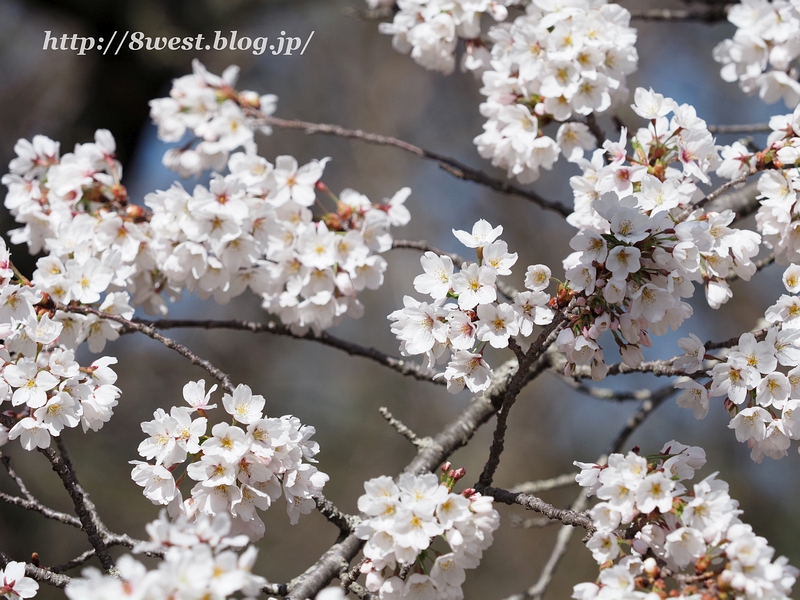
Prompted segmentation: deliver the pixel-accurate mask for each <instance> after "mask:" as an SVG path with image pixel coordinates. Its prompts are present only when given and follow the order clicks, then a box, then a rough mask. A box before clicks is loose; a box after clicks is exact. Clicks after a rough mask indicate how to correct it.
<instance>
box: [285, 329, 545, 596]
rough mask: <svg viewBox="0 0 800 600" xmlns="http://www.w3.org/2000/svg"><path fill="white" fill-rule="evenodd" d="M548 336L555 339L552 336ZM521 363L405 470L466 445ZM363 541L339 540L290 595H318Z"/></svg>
mask: <svg viewBox="0 0 800 600" xmlns="http://www.w3.org/2000/svg"><path fill="white" fill-rule="evenodd" d="M548 340H549V341H551V338H549V337H548ZM550 357H551V355H549V354H544V352H543V351H542V356H541V357H540V358H539V359H538V361H537V362H536V363H535V364H534V365H532V366H531V367H530V370H529V372H528V373H527V376H524V378H525V379H532V378H534V377H536V376H537V375H539V374H541V373H543V372H544V371H546V370H547V369H548V368H549V366H550ZM517 367H518V363H517V361H516V360H515V359H512V360H509V361H506V362H505V363H504V364H503V365H501V366H500V367H498V368H497V369H496V370H495V377H494V380H493V382H492V385H491V386H490V387H489V389H488V390H487V391H486V392H484V394H483V395H480V396H477V397H474V398H473V399H472V401H471V402H470V403H469V404H468V405H467V407H466V408H465V409H464V410H463V411H461V413H460V414H459V415H458V416H457V417H456V418H455V419H454V420H453V421H452V422H450V423H449V424H448V425H446V426H445V427H444V429H442V431H440V432H439V433H438V434H437V435H436V436H434V437H433V438H431V441H430V443H429V444H426V445H425V446H424V447H421V448H419V450H418V451H417V456H416V457H415V458H414V459H413V460H412V461H411V462H410V463H409V464H408V465H407V466H406V468H405V469H404V471H405V472H407V473H425V472H429V471H432V470H433V469H435V468H436V467H437V466H438V465H440V464H441V463H442V462H443V461H445V460H446V459H447V458H448V457H449V456H450V455H451V454H452V453H453V452H455V451H456V450H457V449H458V448H461V447H462V446H464V445H466V444H467V443H468V442H469V440H470V439H471V438H472V436H473V435H475V432H476V431H477V430H478V428H479V427H480V426H481V425H483V424H484V423H486V421H488V420H489V419H490V418H491V416H492V415H493V414H495V412H497V410H498V407H499V404H500V403H501V402H502V398H503V396H504V395H505V392H506V390H507V389H508V386H509V385H510V382H511V379H512V378H513V377H514V375H515V374H516V373H517V371H518V369H517ZM363 544H364V542H363V541H362V540H359V539H358V538H357V537H355V535H353V534H350V535H348V536H347V537H346V538H344V539H343V540H341V541H337V543H335V544H334V545H333V546H331V548H329V549H328V550H327V551H326V552H325V553H324V554H323V555H322V556H321V557H320V558H319V559H318V560H317V562H316V563H314V564H313V565H311V566H310V567H309V568H308V569H306V571H305V572H304V573H303V574H302V575H300V576H299V577H296V578H295V579H294V580H292V582H290V584H289V594H288V596H287V597H288V598H291V599H294V600H305V599H306V598H312V597H314V596H315V595H316V594H317V592H319V590H321V589H322V588H323V587H324V586H326V585H327V584H328V583H330V581H331V580H333V578H334V577H337V576H338V574H339V573H340V572H341V571H342V570H343V569H346V568H347V566H348V565H349V564H350V561H352V560H353V558H354V557H355V555H356V554H357V553H358V551H359V550H360V549H361V547H362V546H363ZM351 589H353V588H351Z"/></svg>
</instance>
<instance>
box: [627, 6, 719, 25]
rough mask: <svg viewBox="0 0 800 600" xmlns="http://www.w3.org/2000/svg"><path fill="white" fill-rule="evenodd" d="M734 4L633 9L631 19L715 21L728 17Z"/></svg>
mask: <svg viewBox="0 0 800 600" xmlns="http://www.w3.org/2000/svg"><path fill="white" fill-rule="evenodd" d="M731 6H733V5H732V4H712V5H705V6H696V7H691V8H685V9H672V8H648V9H644V10H632V11H631V20H636V21H700V22H702V23H715V22H716V21H724V20H725V19H727V18H728V10H729V9H730V7H731Z"/></svg>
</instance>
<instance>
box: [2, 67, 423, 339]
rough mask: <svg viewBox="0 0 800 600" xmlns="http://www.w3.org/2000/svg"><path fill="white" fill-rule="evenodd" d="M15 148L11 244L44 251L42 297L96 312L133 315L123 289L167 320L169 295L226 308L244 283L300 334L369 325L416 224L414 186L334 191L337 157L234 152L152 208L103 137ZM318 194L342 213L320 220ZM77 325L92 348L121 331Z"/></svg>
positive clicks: (79, 321)
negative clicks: (370, 293) (388, 256)
mask: <svg viewBox="0 0 800 600" xmlns="http://www.w3.org/2000/svg"><path fill="white" fill-rule="evenodd" d="M195 68H196V70H197V69H201V70H202V67H201V66H199V65H196V66H195ZM202 72H203V73H205V71H204V70H202ZM192 77H198V76H192ZM204 77H208V78H212V79H213V78H214V76H212V75H209V74H207V73H206V74H205V75H204ZM179 81H180V80H179ZM231 83H232V82H231ZM176 85H177V84H176ZM178 87H180V86H178ZM226 89H227V88H226ZM243 94H246V93H244V92H243ZM180 114H184V113H180ZM242 127H243V128H245V129H246V127H245V125H242ZM247 131H250V135H251V136H252V131H251V130H250V129H247ZM15 149H16V151H17V154H18V156H17V158H15V159H14V160H12V161H11V164H10V166H9V168H10V173H9V174H7V175H5V176H4V177H3V183H4V184H5V185H6V186H8V188H9V192H8V195H7V196H6V201H5V204H6V207H8V208H9V210H10V211H11V213H12V215H14V217H15V218H16V220H17V221H18V222H20V223H23V224H24V227H23V228H20V229H17V230H15V231H12V232H11V240H12V242H13V243H27V244H28V247H29V250H30V251H31V253H38V252H41V251H42V250H44V251H45V252H46V254H47V255H46V256H44V257H42V258H40V259H39V261H38V263H37V270H36V272H35V273H34V277H33V282H34V284H35V285H36V287H37V289H39V290H41V291H43V292H46V293H47V294H48V295H49V296H50V297H51V298H52V299H53V300H54V301H56V302H60V303H64V304H67V303H70V302H73V301H74V302H78V303H81V304H95V303H99V302H101V301H102V304H100V305H99V309H100V310H101V311H103V312H107V313H113V314H119V315H122V316H125V317H130V316H132V314H133V310H132V309H131V307H130V306H129V305H128V302H129V295H128V294H130V296H132V297H133V300H132V301H131V302H132V303H133V304H134V305H141V306H143V307H144V308H145V310H146V311H147V312H149V313H151V314H166V312H167V303H166V300H167V299H172V300H177V299H179V298H180V297H181V294H182V292H183V290H185V289H186V290H189V291H190V292H196V293H197V294H198V296H200V297H201V298H203V299H206V298H209V297H210V296H212V295H213V296H214V299H215V300H216V301H217V302H219V303H225V302H228V301H229V300H230V299H231V298H233V297H235V296H237V295H239V294H241V293H242V292H244V291H245V290H246V289H248V288H249V289H251V290H252V291H253V292H254V293H256V294H257V295H259V296H261V297H262V298H263V305H264V308H265V309H267V310H268V311H269V312H271V313H273V314H277V315H279V316H280V318H281V320H282V321H283V322H284V323H285V324H287V325H291V326H292V328H293V330H294V331H296V332H305V331H307V330H308V329H309V328H311V329H313V330H314V331H315V332H317V333H318V332H320V331H322V330H323V329H326V328H328V327H330V326H332V325H334V324H338V323H339V322H340V321H341V320H342V318H343V317H344V315H345V314H349V315H351V316H353V317H354V318H358V317H359V316H361V314H362V312H363V306H362V305H361V303H360V302H359V300H358V298H357V294H358V292H359V291H362V290H364V289H376V288H378V287H379V286H380V285H381V284H382V283H383V273H384V271H385V269H386V261H385V260H384V259H383V258H382V257H380V256H378V255H379V254H380V253H382V252H385V251H386V250H388V249H389V248H391V245H392V236H391V234H390V233H389V229H390V227H392V226H400V225H405V224H407V223H408V221H409V220H410V215H409V212H408V210H407V209H406V208H405V206H404V205H403V203H404V202H405V200H406V198H407V197H408V195H409V194H410V190H409V189H408V188H403V189H402V190H400V191H399V192H397V193H396V194H395V195H394V197H392V198H391V199H389V200H386V201H385V202H384V203H383V204H378V203H375V204H373V203H372V202H370V200H369V199H368V198H367V197H366V196H364V195H363V194H360V193H358V192H355V191H353V190H351V189H346V190H344V191H343V192H342V193H341V195H340V196H339V197H336V196H334V195H333V194H332V193H330V191H329V190H328V188H327V187H326V186H325V184H324V183H323V182H322V181H321V177H322V174H323V170H324V166H325V163H326V162H327V160H328V159H324V160H319V161H318V160H313V161H311V162H310V163H308V164H306V165H304V166H299V165H298V163H297V161H296V160H295V159H294V158H293V157H291V156H278V157H277V159H276V163H275V165H273V164H272V163H270V162H268V161H267V160H266V159H264V158H262V157H260V156H258V155H257V154H255V151H254V150H253V151H252V152H251V151H248V152H246V153H242V152H238V153H235V154H233V155H232V156H230V157H229V155H228V154H229V153H228V151H226V152H225V155H224V158H225V160H224V161H223V162H222V166H225V161H227V164H228V168H229V170H230V173H229V174H228V175H225V176H222V175H214V177H213V178H212V181H211V183H210V185H209V186H208V187H204V186H200V185H198V186H196V187H195V189H194V190H193V192H192V193H191V194H190V193H188V192H187V191H186V190H185V189H184V188H183V187H182V186H181V185H180V184H177V183H176V184H175V185H174V186H173V187H171V188H170V189H169V190H167V191H158V192H155V193H152V194H149V195H147V196H146V197H145V203H146V205H147V206H148V207H149V209H150V210H147V209H145V208H143V207H141V206H137V205H133V204H131V203H130V202H129V198H128V196H127V192H126V190H125V188H124V186H122V184H121V183H120V180H121V177H122V169H121V166H120V165H119V163H118V162H117V161H116V160H115V159H114V152H115V149H116V145H115V142H114V138H113V137H112V135H111V133H110V132H108V131H107V130H102V129H101V130H98V131H97V133H96V134H95V142H94V143H89V144H78V145H77V146H76V147H75V151H74V153H68V154H65V155H64V156H63V157H59V145H58V144H57V143H56V142H54V141H52V140H50V139H49V138H46V137H44V136H36V137H34V139H33V142H29V141H27V140H20V141H19V142H18V143H17V145H16V146H15ZM228 159H229V160H228ZM318 191H320V192H323V193H324V194H325V198H323V199H324V200H328V196H329V197H330V199H329V203H330V202H332V203H333V205H334V206H333V207H332V208H331V210H329V211H327V212H324V214H321V215H317V216H315V215H314V213H312V210H311V208H312V207H313V206H314V205H315V204H317V203H319V201H318V198H317V192H318ZM320 205H324V203H320ZM323 210H327V209H323ZM103 294H105V296H103ZM70 325H71V327H70V333H69V335H70V336H71V339H73V341H74V343H79V342H80V341H82V340H84V339H86V338H88V340H89V346H90V349H91V350H92V351H93V352H99V351H101V350H102V349H103V346H104V345H105V341H106V340H109V339H115V338H116V337H117V335H118V334H117V331H116V330H117V329H119V327H120V326H119V324H118V323H114V322H112V321H108V320H105V321H103V320H101V319H99V318H98V317H97V316H95V315H87V316H85V317H79V316H74V317H72V322H71V324H70ZM75 340H77V341H75Z"/></svg>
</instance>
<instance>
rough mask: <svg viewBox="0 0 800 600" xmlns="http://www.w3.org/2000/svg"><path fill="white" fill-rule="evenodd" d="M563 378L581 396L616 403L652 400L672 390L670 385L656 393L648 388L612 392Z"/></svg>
mask: <svg viewBox="0 0 800 600" xmlns="http://www.w3.org/2000/svg"><path fill="white" fill-rule="evenodd" d="M561 378H562V380H563V381H564V383H566V384H567V385H569V386H570V387H571V388H572V389H574V390H575V391H577V392H580V393H581V394H586V395H587V396H591V397H592V398H598V399H600V400H613V401H614V402H625V401H626V400H639V401H642V400H647V399H648V398H652V397H653V396H654V395H658V394H659V393H660V392H661V391H663V390H664V389H672V386H671V385H670V386H668V387H667V388H662V390H657V391H655V392H654V391H653V390H650V389H648V388H643V389H641V390H622V391H617V390H612V389H611V388H601V387H595V386H589V385H586V384H585V383H582V382H581V381H576V380H575V379H573V378H571V377H567V376H565V375H562V376H561Z"/></svg>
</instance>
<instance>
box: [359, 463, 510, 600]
mask: <svg viewBox="0 0 800 600" xmlns="http://www.w3.org/2000/svg"><path fill="white" fill-rule="evenodd" d="M464 474H465V471H464V470H463V469H459V470H457V471H453V470H450V463H445V464H444V466H443V467H442V477H441V480H440V479H439V478H437V477H436V475H434V474H433V473H426V474H425V475H413V474H411V473H404V474H403V475H401V476H400V479H399V481H398V482H397V483H395V482H394V481H392V479H391V478H390V477H377V478H375V479H370V480H369V481H367V482H366V483H365V484H364V490H365V491H366V494H364V495H363V496H361V497H360V498H359V499H358V509H359V510H360V511H361V512H362V513H363V516H362V521H361V523H360V524H359V525H358V526H357V528H356V535H357V536H358V537H359V538H361V539H362V540H367V543H366V544H365V545H364V556H365V558H366V559H367V560H366V562H365V563H364V566H363V567H362V569H361V572H362V573H366V574H367V577H366V588H367V589H368V590H370V591H371V592H373V593H377V594H378V596H379V597H380V598H381V599H382V600H396V599H399V598H416V599H419V600H421V599H424V600H460V599H461V598H463V597H464V593H463V591H462V590H461V585H462V584H463V583H464V580H465V578H466V574H465V570H466V569H474V568H476V567H477V566H478V565H479V564H480V560H481V557H482V556H483V551H484V550H485V549H487V548H488V547H489V546H491V544H492V540H493V537H492V532H493V531H494V530H495V529H497V527H498V526H499V525H500V515H499V514H498V513H497V511H496V510H494V508H492V498H491V496H482V495H481V494H479V493H477V492H475V490H473V489H467V490H464V492H462V493H461V494H454V493H453V492H452V489H453V485H455V482H456V481H457V480H458V479H460V478H461V477H463V476H464ZM439 537H441V538H443V540H444V541H446V543H447V548H446V551H445V552H441V551H439V550H438V549H437V548H436V547H435V543H434V542H435V538H439ZM442 546H444V544H443V545H442ZM401 571H403V572H405V573H406V574H405V577H404V578H401V577H400V572H401Z"/></svg>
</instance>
